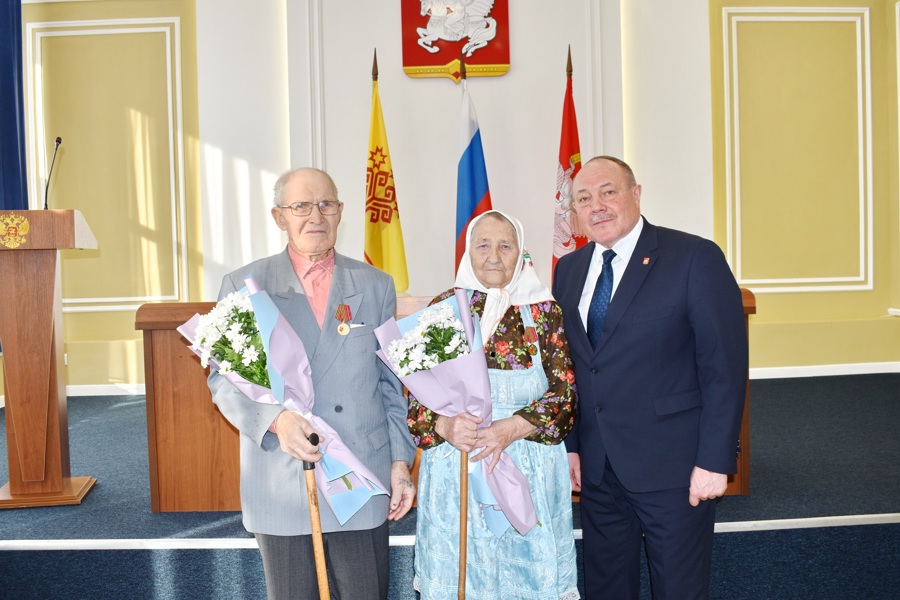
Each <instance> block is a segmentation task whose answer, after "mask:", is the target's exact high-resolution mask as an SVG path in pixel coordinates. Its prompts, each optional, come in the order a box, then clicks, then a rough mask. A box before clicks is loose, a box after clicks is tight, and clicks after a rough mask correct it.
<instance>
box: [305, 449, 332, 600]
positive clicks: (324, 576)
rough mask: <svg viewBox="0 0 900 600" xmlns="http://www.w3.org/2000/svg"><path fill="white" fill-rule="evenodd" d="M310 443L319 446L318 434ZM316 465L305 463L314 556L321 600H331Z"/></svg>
mask: <svg viewBox="0 0 900 600" xmlns="http://www.w3.org/2000/svg"><path fill="white" fill-rule="evenodd" d="M309 443H310V444H312V445H313V446H318V445H319V436H318V434H315V433H313V434H310V436H309ZM315 469H316V464H315V463H311V462H306V461H305V460H304V461H303V470H304V471H306V496H307V498H308V499H309V522H310V524H311V525H312V542H313V555H314V556H315V558H316V578H317V579H318V581H319V600H330V599H331V592H330V591H329V589H328V569H327V568H326V566H325V544H324V543H323V542H322V521H321V520H320V519H319V492H318V490H317V489H316V471H315Z"/></svg>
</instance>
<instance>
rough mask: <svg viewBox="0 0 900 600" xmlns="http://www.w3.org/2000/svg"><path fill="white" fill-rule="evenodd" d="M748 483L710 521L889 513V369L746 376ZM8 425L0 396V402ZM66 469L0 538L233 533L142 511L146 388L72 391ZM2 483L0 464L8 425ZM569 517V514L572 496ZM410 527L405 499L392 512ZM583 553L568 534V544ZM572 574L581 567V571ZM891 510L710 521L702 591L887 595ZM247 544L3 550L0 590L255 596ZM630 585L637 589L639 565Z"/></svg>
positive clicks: (10, 515)
mask: <svg viewBox="0 0 900 600" xmlns="http://www.w3.org/2000/svg"><path fill="white" fill-rule="evenodd" d="M751 398H752V400H751V495H750V496H747V497H729V498H725V499H723V500H721V501H720V502H718V508H717V513H718V515H717V521H718V522H719V523H728V522H735V521H751V520H771V519H792V518H809V517H821V516H835V515H859V514H884V513H900V476H898V469H897V466H896V463H897V458H898V456H900V375H869V376H847V377H828V378H816V379H794V380H768V381H754V382H752V383H751ZM0 431H2V432H5V411H3V410H0ZM69 432H70V448H71V456H72V458H71V463H72V474H73V475H92V476H94V477H96V478H97V480H98V483H97V484H96V485H95V486H94V488H93V489H92V490H91V492H90V493H89V494H88V495H87V497H86V498H85V500H84V502H83V503H82V504H81V505H79V506H61V507H47V508H28V509H13V510H3V511H0V540H57V539H74V540H77V539H108V538H113V539H115V538H118V539H142V538H239V539H245V540H246V539H247V538H250V537H251V536H250V535H249V534H248V533H247V532H246V531H245V530H244V529H243V527H242V526H241V522H240V515H239V514H238V513H227V512H226V513H222V512H219V513H157V514H154V513H152V512H151V511H150V493H149V485H148V458H147V430H146V406H145V403H144V399H143V397H140V396H138V397H134V396H125V397H79V398H72V399H70V401H69ZM0 441H2V445H0V483H3V482H5V481H6V480H7V479H8V471H7V462H6V444H5V433H4V435H2V437H0ZM574 514H575V522H576V527H578V526H579V516H578V510H577V504H576V505H575V511H574ZM414 532H415V511H413V512H411V513H410V514H409V515H407V517H405V518H404V519H403V520H401V521H400V522H398V523H393V524H391V534H392V535H411V534H413V533H414ZM576 546H577V550H578V552H579V557H580V552H581V544H580V542H578V543H577V544H576ZM412 554H413V551H412V548H411V547H408V546H405V547H392V548H391V565H392V572H391V577H392V580H391V594H390V598H391V599H392V600H415V597H416V595H415V593H414V592H413V591H412V576H413V575H412ZM579 581H580V579H579ZM898 589H900V525H896V524H890V525H864V526H853V527H832V528H817V529H798V530H777V531H751V532H741V533H720V534H717V535H716V545H715V550H714V555H713V576H712V592H713V597H714V598H727V599H734V600H745V599H746V600H750V599H761V598H785V599H793V598H816V599H820V598H821V599H826V600H827V599H831V598H834V599H845V598H850V599H853V598H867V599H868V598H873V599H880V598H894V597H897V596H898V594H897V592H896V590H898ZM264 590H265V584H264V581H263V577H262V568H261V564H260V560H259V554H258V552H257V551H256V550H255V549H249V550H245V549H229V550H225V549H216V550H119V551H111V550H86V551H72V550H51V551H18V550H16V551H12V550H7V551H4V552H0V598H16V599H19V598H21V599H23V600H28V599H32V598H33V599H36V600H37V599H53V598H65V599H75V600H79V599H82V598H83V599H89V598H90V599H107V598H110V599H112V598H148V599H150V598H154V599H155V598H216V599H218V598H222V599H226V598H248V599H252V598H264V593H265V592H264ZM641 598H642V599H646V598H650V590H649V583H648V581H647V576H646V570H645V571H644V576H643V581H642V592H641Z"/></svg>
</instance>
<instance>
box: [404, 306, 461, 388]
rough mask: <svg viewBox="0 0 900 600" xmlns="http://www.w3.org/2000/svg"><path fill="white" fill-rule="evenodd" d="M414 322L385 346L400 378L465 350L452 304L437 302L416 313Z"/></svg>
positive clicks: (458, 321)
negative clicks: (416, 320) (414, 324)
mask: <svg viewBox="0 0 900 600" xmlns="http://www.w3.org/2000/svg"><path fill="white" fill-rule="evenodd" d="M418 323H419V324H418V325H417V326H416V327H415V328H413V329H412V330H410V331H408V332H406V334H404V335H403V336H402V337H400V338H397V339H395V340H394V341H392V342H391V343H390V345H389V346H388V351H387V353H388V357H389V358H390V359H391V362H392V363H393V364H394V365H396V366H397V375H398V376H400V377H404V376H406V375H409V374H411V373H415V372H417V371H422V370H425V369H430V368H432V367H436V366H438V365H439V364H440V363H442V362H444V361H447V360H451V359H454V358H456V357H457V356H463V355H465V354H468V353H469V344H468V343H466V332H465V330H464V329H463V324H462V321H460V320H459V318H457V316H456V313H455V312H454V311H453V306H451V305H450V304H447V303H440V304H436V305H434V306H430V307H428V308H426V309H424V310H422V311H421V312H420V313H419V316H418Z"/></svg>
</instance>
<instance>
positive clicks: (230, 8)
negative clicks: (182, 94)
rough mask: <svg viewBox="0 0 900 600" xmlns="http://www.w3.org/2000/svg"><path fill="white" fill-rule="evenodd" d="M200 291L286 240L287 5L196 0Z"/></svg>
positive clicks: (212, 289)
mask: <svg viewBox="0 0 900 600" xmlns="http://www.w3.org/2000/svg"><path fill="white" fill-rule="evenodd" d="M196 5H197V63H198V73H197V75H198V85H199V93H198V96H199V112H200V169H201V177H200V183H201V197H202V206H203V259H204V274H203V277H204V292H203V299H205V300H215V298H216V295H217V294H218V291H219V285H220V284H221V282H222V276H223V275H225V274H226V273H228V272H229V271H231V270H233V269H235V268H237V267H239V266H241V265H243V264H245V263H248V262H250V261H251V260H253V259H256V258H261V257H263V256H268V255H270V254H274V253H275V252H277V251H278V250H280V249H281V248H283V242H282V239H281V235H280V234H281V232H280V231H279V230H278V228H277V227H275V226H274V225H273V224H272V218H271V217H270V216H269V207H270V206H271V204H272V194H271V190H272V186H273V185H274V183H275V179H277V177H278V175H280V174H281V173H282V172H283V171H285V170H286V169H288V168H289V167H290V165H291V160H290V150H289V148H290V136H289V131H288V127H287V124H288V122H289V107H288V100H289V97H288V89H287V84H288V75H287V65H288V54H287V30H286V28H285V18H286V17H285V5H284V2H283V1H277V2H269V1H266V2H249V1H247V0H197V3H196Z"/></svg>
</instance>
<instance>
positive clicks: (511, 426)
mask: <svg viewBox="0 0 900 600" xmlns="http://www.w3.org/2000/svg"><path fill="white" fill-rule="evenodd" d="M536 429H537V427H535V426H534V425H532V424H531V423H529V422H528V421H526V420H525V419H523V418H522V417H520V416H519V415H513V416H511V417H509V418H508V419H500V420H499V421H494V422H493V423H491V424H490V426H488V427H485V428H484V429H479V430H478V434H477V435H478V437H477V440H476V442H475V447H476V448H481V449H482V450H481V451H480V452H479V453H478V454H477V455H475V456H474V457H472V458H471V461H472V462H478V461H479V460H484V459H486V458H488V457H491V456H493V459H492V460H491V463H490V465H489V466H488V473H493V471H494V467H496V466H497V465H498V464H500V453H501V452H503V451H504V450H506V447H507V446H509V445H510V444H512V443H513V442H515V441H516V440H521V439H522V438H526V437H528V436H529V435H531V434H532V433H534V431H535V430H536Z"/></svg>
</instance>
